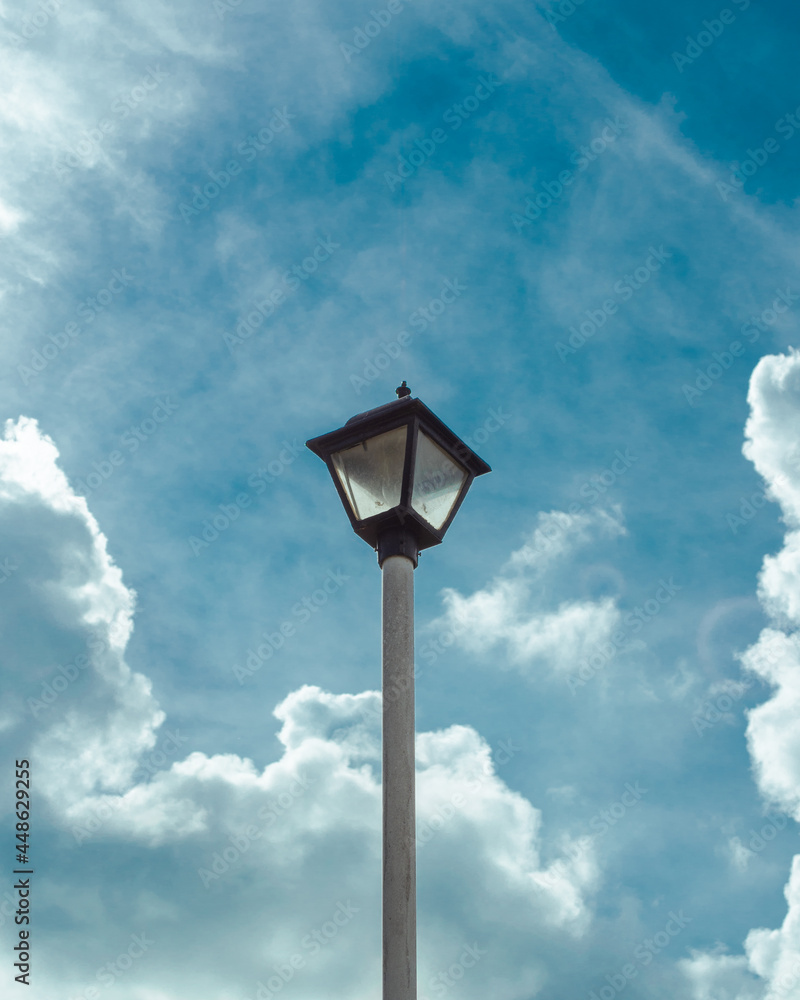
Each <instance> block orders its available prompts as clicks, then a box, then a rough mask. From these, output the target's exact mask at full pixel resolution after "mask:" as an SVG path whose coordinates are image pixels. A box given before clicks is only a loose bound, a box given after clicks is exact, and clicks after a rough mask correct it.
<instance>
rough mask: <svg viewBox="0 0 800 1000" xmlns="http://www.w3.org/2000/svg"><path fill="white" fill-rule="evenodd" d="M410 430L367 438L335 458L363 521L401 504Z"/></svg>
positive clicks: (357, 513) (337, 468)
mask: <svg viewBox="0 0 800 1000" xmlns="http://www.w3.org/2000/svg"><path fill="white" fill-rule="evenodd" d="M407 433H408V429H407V427H406V426H405V425H404V426H403V427H396V428H395V429H394V430H393V431H386V432H385V433H384V434H377V435H376V436H375V437H371V438H367V439H366V440H365V441H362V442H360V444H357V445H355V446H354V447H352V448H345V449H344V450H343V451H337V452H335V453H334V454H333V455H331V459H332V461H333V467H334V468H335V469H336V474H337V475H338V477H339V482H340V483H341V484H342V487H343V489H344V491H345V494H346V495H347V499H348V500H349V502H350V506H351V508H352V510H353V513H354V514H355V516H356V518H357V519H358V520H359V521H363V520H364V519H365V518H368V517H372V516H373V515H375V514H381V513H383V512H384V511H387V510H391V508H392V507H396V506H397V505H398V504H399V503H400V494H401V492H402V488H403V467H404V466H405V461H406V436H407Z"/></svg>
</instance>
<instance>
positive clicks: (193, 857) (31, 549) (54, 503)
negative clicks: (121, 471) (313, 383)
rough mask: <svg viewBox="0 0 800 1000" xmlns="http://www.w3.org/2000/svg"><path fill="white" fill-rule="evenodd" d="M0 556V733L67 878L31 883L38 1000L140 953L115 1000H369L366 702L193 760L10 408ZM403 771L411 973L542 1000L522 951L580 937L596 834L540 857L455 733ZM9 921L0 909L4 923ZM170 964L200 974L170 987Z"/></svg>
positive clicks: (376, 809) (90, 525)
mask: <svg viewBox="0 0 800 1000" xmlns="http://www.w3.org/2000/svg"><path fill="white" fill-rule="evenodd" d="M3 553H8V559H9V565H10V566H13V570H12V572H13V578H14V589H13V590H10V589H9V587H8V584H6V590H7V592H8V593H7V595H4V596H8V598H9V600H8V601H4V602H3V604H2V610H1V611H0V630H1V631H2V634H3V638H4V640H5V646H6V648H7V649H9V650H14V651H15V652H14V655H13V656H12V658H11V660H10V668H11V669H10V670H8V671H6V672H4V674H3V679H4V684H5V685H6V690H5V691H4V694H7V695H8V698H7V699H4V704H5V705H7V706H9V707H8V710H7V711H8V714H7V716H6V718H5V720H4V728H3V730H2V732H1V733H0V739H2V743H3V746H4V747H5V748H6V751H7V756H8V757H11V756H13V755H16V756H17V757H21V756H26V757H29V759H30V760H31V762H32V771H33V774H34V780H35V787H36V790H37V794H38V796H39V801H40V802H42V801H44V800H46V802H47V806H48V808H49V816H50V821H51V822H52V824H53V826H54V829H55V831H56V833H57V835H58V836H60V837H61V838H62V840H61V843H62V853H61V855H60V857H61V858H62V860H63V861H64V869H66V871H65V872H64V873H62V874H60V875H53V876H51V877H50V878H47V877H45V878H43V879H42V880H41V881H40V882H39V886H38V893H39V897H38V898H39V899H41V900H42V901H43V903H44V904H45V905H47V906H50V907H51V908H53V909H54V910H57V911H59V912H60V913H61V914H62V919H61V920H60V922H59V942H60V944H59V948H60V959H59V968H58V970H56V969H55V968H54V967H50V966H48V964H47V962H46V961H45V960H44V959H41V961H40V965H39V972H38V975H37V980H38V982H37V983H36V985H35V987H34V988H33V990H32V996H34V997H40V996H41V997H44V996H46V995H53V991H54V990H57V991H63V990H64V989H67V990H69V991H71V992H70V996H72V995H75V996H85V995H86V991H87V989H88V988H89V986H91V985H92V982H93V979H96V978H97V976H96V975H95V969H96V968H97V967H99V968H100V970H102V968H103V963H102V961H101V959H103V958H104V957H108V958H109V959H110V960H112V961H111V962H110V968H111V969H112V972H113V970H115V969H117V965H116V964H115V961H116V959H115V956H116V957H118V956H119V955H123V956H124V955H125V954H132V953H129V952H127V951H126V950H125V949H126V948H129V947H134V948H135V949H138V950H141V948H142V947H143V946H142V944H141V941H144V942H145V945H144V955H145V956H146V959H147V960H146V961H145V958H142V959H141V962H140V963H139V964H137V965H136V967H135V968H134V969H131V971H130V973H129V974H128V975H126V979H125V983H124V986H123V985H122V983H120V986H119V987H118V989H119V995H120V996H123V997H126V998H127V997H130V998H134V997H137V998H138V997H141V996H144V995H158V996H160V997H164V998H166V1000H180V998H183V997H190V996H195V995H197V993H198V991H200V992H204V991H208V990H210V991H211V994H212V995H215V996H216V995H219V996H223V995H227V994H226V993H225V992H224V991H225V990H229V991H230V989H231V984H232V983H233V984H235V986H236V990H238V992H237V993H236V995H237V996H240V995H242V994H245V993H247V991H250V992H249V994H248V995H251V996H252V995H254V994H255V993H256V990H257V989H258V988H260V987H259V986H258V984H259V982H261V981H262V980H266V981H267V985H266V987H265V988H266V989H273V990H274V989H275V988H276V986H275V983H280V982H281V978H280V977H281V975H282V972H281V970H284V973H285V970H287V969H288V970H290V971H292V970H293V971H292V976H294V975H295V974H296V976H297V981H296V983H295V988H294V992H293V996H296V997H299V998H308V1000H311V998H312V997H316V996H318V995H319V993H320V990H321V989H323V987H324V988H325V989H330V988H331V987H332V985H334V986H335V987H336V988H337V989H339V991H340V992H346V993H347V995H350V996H353V997H364V998H366V997H367V996H371V995H372V994H373V993H374V981H378V980H377V976H378V975H379V967H378V965H379V948H378V947H377V944H378V942H377V940H372V941H371V943H369V944H367V945H365V943H364V942H365V935H366V939H367V941H370V939H369V934H370V928H374V927H376V926H378V924H377V923H376V921H377V920H378V914H379V901H380V876H379V873H380V843H381V829H380V823H381V802H380V796H381V788H380V759H381V749H380V729H379V719H380V694H379V693H377V692H374V691H367V692H362V693H359V694H333V693H331V692H326V691H323V690H321V689H320V688H319V687H315V686H310V685H306V686H304V687H302V688H300V689H299V690H296V691H292V692H290V693H288V694H287V695H286V697H285V698H284V699H283V700H282V701H281V703H280V704H279V705H278V706H277V707H276V708H275V709H274V713H273V714H274V716H275V718H276V719H277V721H278V723H279V727H280V728H279V730H278V733H277V735H278V739H279V741H280V744H281V747H282V751H281V754H280V756H279V757H278V759H276V760H274V761H272V762H270V763H268V764H266V765H265V766H263V767H257V766H256V765H255V763H254V762H253V761H252V760H250V759H247V758H243V757H241V756H238V755H236V754H230V753H227V754H213V755H208V754H206V753H204V752H201V751H197V750H194V751H192V752H189V753H186V749H187V748H186V746H185V744H186V742H187V739H186V737H185V736H183V735H182V734H181V732H180V730H179V729H177V730H176V729H174V728H171V727H170V725H169V724H165V723H166V722H167V720H166V718H165V713H164V712H163V711H162V710H161V709H160V708H159V705H158V702H157V700H156V697H155V695H154V693H153V691H152V688H151V684H150V682H149V680H148V678H147V677H146V676H145V675H144V674H142V673H140V672H137V671H135V670H132V669H131V667H130V666H129V665H128V664H127V662H126V649H127V645H128V641H129V638H130V636H131V632H132V628H133V615H134V607H135V594H134V593H133V592H132V591H131V590H130V589H129V588H128V587H126V585H125V584H124V582H123V579H122V574H121V571H120V569H119V567H117V566H116V565H115V564H114V562H113V560H112V559H111V557H110V555H109V552H108V545H107V540H106V538H105V536H104V535H103V533H102V531H101V530H100V528H99V526H98V523H97V521H96V520H95V518H94V517H93V515H92V514H91V512H90V511H89V509H88V507H87V503H86V500H85V499H84V498H82V497H79V496H76V495H75V493H74V492H73V491H72V489H71V487H70V485H69V483H68V481H67V479H66V477H65V475H64V473H63V472H62V471H61V469H60V468H59V466H58V452H57V449H56V446H55V444H54V443H53V441H52V440H51V439H50V438H49V437H48V436H47V435H45V434H43V433H42V431H41V430H40V429H39V427H38V426H37V424H36V422H35V421H33V420H30V419H26V418H24V417H23V418H20V419H19V420H18V421H16V422H15V421H8V422H7V424H6V427H5V436H4V439H3V440H2V442H0V556H1V555H2V554H3ZM9 579H10V578H9ZM65 649H69V650H71V651H72V652H71V655H70V657H69V659H65V658H64V656H63V651H64V650H65ZM19 691H23V692H24V691H27V692H29V693H28V695H22V696H20V695H19ZM12 747H13V751H12ZM417 771H418V824H419V830H420V847H419V863H418V871H419V881H420V886H421V892H420V908H419V924H420V942H421V944H420V978H421V981H424V980H425V979H426V977H427V980H428V981H429V982H433V981H435V979H436V976H437V975H438V974H439V964H440V963H441V961H442V956H445V957H447V956H450V955H453V956H454V957H453V958H452V959H449V958H448V961H447V963H446V964H445V966H444V967H445V968H448V967H449V966H450V964H451V963H452V962H453V961H457V958H458V954H459V953H460V950H461V949H463V948H464V947H470V948H476V949H477V950H478V952H479V953H480V954H481V956H482V955H485V954H489V953H491V954H492V960H491V961H490V962H485V963H481V962H477V963H476V964H475V968H474V971H472V973H471V975H470V978H469V982H465V983H464V990H463V995H464V996H465V997H473V996H474V997H477V996H481V995H485V993H486V991H487V989H489V988H491V993H492V996H494V997H497V998H500V1000H516V998H518V997H519V996H521V995H531V994H533V993H536V992H537V991H538V990H539V988H540V987H541V985H542V984H543V983H544V982H545V981H546V979H547V969H548V961H549V955H548V949H547V948H545V947H544V946H543V947H542V950H541V951H540V953H539V954H538V955H534V956H533V957H531V956H530V940H532V939H540V940H542V941H545V940H548V941H550V942H551V945H550V947H552V943H553V942H556V943H558V942H559V941H560V942H561V943H562V946H566V943H567V942H569V941H570V940H573V939H575V938H576V937H580V936H581V935H583V934H584V933H585V931H586V930H587V928H588V926H589V924H590V921H591V916H592V907H591V901H592V896H593V893H594V890H595V888H596V887H597V884H598V881H599V872H598V869H597V864H596V862H595V858H594V851H593V847H592V843H591V839H590V838H584V841H581V842H580V843H578V844H577V845H573V844H567V845H565V846H566V847H568V848H570V849H569V851H568V853H565V856H564V857H561V858H559V857H556V858H552V856H551V855H548V857H549V860H548V862H547V863H546V864H545V863H543V861H542V857H541V844H542V837H543V832H542V815H541V813H540V811H539V810H538V809H536V808H534V806H533V805H532V804H531V803H530V802H529V801H528V800H527V799H525V798H524V797H523V796H522V795H520V794H519V793H518V792H515V791H513V790H512V789H511V788H509V787H508V785H507V784H506V783H505V782H504V781H503V780H501V779H500V778H499V777H498V775H497V774H496V772H495V769H494V764H493V761H492V754H491V749H490V747H489V746H488V744H487V743H486V741H485V740H484V739H483V738H482V737H481V736H480V735H479V734H478V733H477V732H476V731H475V730H474V729H473V728H471V727H469V726H459V725H454V726H450V727H449V728H447V729H444V730H441V731H437V732H425V733H420V734H419V735H418V739H417ZM38 822H39V823H40V824H41V823H42V822H43V816H41V815H40V816H39V818H38ZM109 851H112V852H113V853H111V854H109V853H108V852H109ZM97 858H104V859H105V860H104V861H103V863H102V864H95V863H89V862H90V859H97ZM134 858H137V859H138V861H137V862H136V863H135V864H134V863H133V859H134ZM168 858H172V859H173V860H172V862H171V863H169V865H168V867H167V868H166V869H165V868H164V867H163V866H164V864H165V861H166V859H168ZM64 859H66V860H64ZM157 863H160V865H161V868H160V870H162V871H165V870H169V872H170V874H169V877H168V878H167V880H166V881H167V882H168V883H169V884H168V886H165V887H163V888H162V882H163V881H164V879H163V876H162V877H161V878H159V879H157V880H155V881H153V880H152V879H151V880H144V882H143V881H142V879H141V878H140V876H139V875H138V874H137V866H138V867H141V866H142V865H144V866H145V867H148V866H150V865H154V864H157ZM132 864H133V869H131V865H132ZM70 871H74V872H75V878H76V879H77V882H76V881H75V880H72V881H71V880H70V876H69V874H67V873H68V872H70ZM111 871H113V872H114V873H115V874H114V877H115V878H116V879H117V885H116V887H115V889H114V892H113V893H112V894H111V895H110V896H103V897H102V899H101V897H98V898H97V899H96V900H95V901H94V902H93V903H92V904H91V908H92V913H93V920H95V921H96V922H97V925H98V926H100V927H102V928H103V931H102V932H100V933H97V934H96V940H95V941H94V942H93V944H92V945H91V946H90V947H89V948H88V949H87V947H86V942H85V941H84V942H83V945H82V947H78V940H79V939H80V938H81V935H82V934H83V930H82V917H81V914H82V912H83V911H84V909H85V907H86V905H87V903H86V898H85V895H86V892H87V891H88V887H90V886H92V885H95V884H96V883H98V880H99V881H100V882H102V881H104V880H106V879H107V878H108V877H109V874H110V872H111ZM442 898H445V899H447V900H449V902H450V904H451V905H450V906H448V907H446V908H443V907H442V906H441V899H442ZM123 901H124V902H123ZM10 913H11V910H10V909H9V902H8V900H7V899H5V900H3V901H0V930H2V929H3V927H4V926H5V927H7V926H8V924H7V918H8V917H9V916H10ZM132 915H133V919H134V921H135V922H134V924H131V923H130V920H131V917H132ZM350 924H352V925H353V926H352V927H350ZM348 927H350V929H349V930H348ZM40 933H41V934H42V936H43V938H45V937H46V936H47V929H46V928H43V929H42V930H41V931H40ZM95 933H96V931H93V934H95ZM133 934H135V935H139V939H137V940H139V943H135V944H134V945H130V944H129V940H132V938H131V935H133ZM373 937H374V935H373ZM148 941H151V942H152V944H151V945H148V944H147V942H148ZM221 941H224V947H223V948H222V949H221V945H220V942H221ZM46 951H47V945H45V946H44V948H43V954H44V953H45V952H46ZM221 951H222V954H221ZM137 953H138V952H137ZM365 954H366V955H370V954H371V955H372V958H371V959H368V960H367V961H364V955H365ZM523 954H524V956H525V962H521V961H520V960H519V958H520V956H522V955H523ZM293 958H294V959H295V961H294V962H293ZM127 965H130V962H128V963H127ZM105 967H106V969H108V968H109V964H108V963H106V966H105ZM176 968H184V969H191V971H190V972H187V973H186V974H185V975H183V976H182V978H181V979H180V980H178V979H177V978H176V972H175V970H176ZM498 969H500V970H509V971H505V972H501V973H498ZM265 970H266V971H265ZM56 971H57V975H56ZM112 972H109V971H107V972H106V973H105V975H106V976H111V975H112ZM2 975H3V976H5V975H7V970H4V971H3V973H2ZM118 975H121V973H119V972H118V971H117V972H113V976H118ZM275 977H277V979H276V980H275V983H272V985H271V986H270V985H268V984H269V983H270V982H271V981H272V980H273V979H274V978H275ZM112 981H113V979H112ZM56 983H58V987H56ZM154 990H155V991H157V992H156V993H154V992H153V991H154ZM215 990H216V992H214V991H215ZM48 991H49V993H48ZM268 995H269V994H268Z"/></svg>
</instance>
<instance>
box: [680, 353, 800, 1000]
mask: <svg viewBox="0 0 800 1000" xmlns="http://www.w3.org/2000/svg"><path fill="white" fill-rule="evenodd" d="M748 402H749V404H750V417H749V419H748V421H747V424H746V427H745V437H746V440H745V444H744V446H743V452H744V454H745V455H746V456H747V458H749V459H750V461H752V462H753V464H754V465H755V467H756V469H757V470H758V471H759V473H760V474H761V475H762V476H763V478H764V480H765V482H766V485H767V494H768V496H770V497H771V498H772V499H773V500H775V501H777V502H778V503H779V504H780V508H781V512H782V515H783V519H784V521H785V523H786V525H787V528H788V530H787V533H786V536H785V539H784V545H783V548H782V549H781V550H780V552H778V553H777V555H774V556H766V557H765V559H764V563H763V567H762V570H761V573H760V576H759V585H758V592H759V598H760V600H761V602H762V604H763V606H764V609H765V610H766V611H767V613H768V614H770V616H771V617H772V618H773V622H774V625H773V627H770V628H766V629H764V630H763V631H762V633H761V634H760V636H759V637H758V640H757V641H756V642H755V643H754V644H753V645H752V646H751V647H750V648H749V649H748V650H746V651H745V653H744V654H742V656H741V662H742V666H743V668H744V669H745V670H746V671H747V672H749V673H751V674H753V675H755V676H757V677H759V678H760V679H761V680H763V681H764V682H765V683H766V684H767V685H769V686H770V687H771V688H772V694H771V696H770V697H769V698H768V700H767V701H765V702H763V703H762V704H760V705H758V706H756V707H755V708H752V709H750V710H749V711H748V713H747V715H748V724H747V744H748V749H749V751H750V756H751V759H752V761H753V770H754V774H755V778H756V782H757V784H758V788H759V791H760V792H761V794H762V796H763V797H764V799H765V800H766V802H767V803H769V804H770V805H774V806H777V807H779V808H780V809H782V810H784V811H786V812H787V813H789V814H790V815H792V816H793V817H794V819H795V820H796V821H798V822H800V730H798V726H797V719H798V717H800V633H798V631H797V626H798V625H800V558H799V556H800V443H799V442H798V439H797V431H796V429H797V426H798V420H799V419H800V352H798V351H796V350H790V351H789V353H788V354H786V355H776V356H774V355H770V356H766V357H763V358H762V359H761V360H760V361H759V363H758V365H757V366H756V368H755V370H754V371H753V375H752V378H751V380H750V390H749V393H748ZM731 860H732V862H733V864H734V866H735V867H738V868H739V869H740V870H744V869H745V868H746V867H747V864H748V861H749V854H748V852H746V851H744V850H741V849H737V846H736V845H733V846H732V847H731ZM785 895H786V900H787V904H788V912H787V916H786V919H785V921H784V923H783V925H782V927H781V928H779V929H778V930H767V929H764V928H756V929H754V930H752V931H750V933H749V934H748V936H747V939H746V941H745V943H744V949H745V954H744V955H740V956H730V955H725V954H720V953H718V952H712V953H700V952H698V953H695V954H694V955H693V957H692V958H691V959H690V960H687V962H685V963H684V971H685V973H686V975H687V977H688V978H689V980H690V982H691V983H692V986H693V990H694V992H693V997H694V1000H706V998H708V1000H711V997H714V1000H728V998H729V1000H751V998H752V1000H755V998H758V1000H778V998H779V997H790V996H795V995H796V994H797V992H798V990H800V855H796V856H795V858H794V861H793V864H792V871H791V876H790V879H789V882H788V884H787V886H786V889H785Z"/></svg>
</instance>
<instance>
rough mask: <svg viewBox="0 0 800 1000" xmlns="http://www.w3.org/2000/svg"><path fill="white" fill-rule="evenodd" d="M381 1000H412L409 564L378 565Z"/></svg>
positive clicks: (395, 558)
mask: <svg viewBox="0 0 800 1000" xmlns="http://www.w3.org/2000/svg"><path fill="white" fill-rule="evenodd" d="M382 580H383V1000H417V858H416V829H415V806H414V764H415V759H414V562H412V560H411V559H409V558H407V557H406V556H402V555H392V556H388V557H387V558H386V559H384V561H383V565H382Z"/></svg>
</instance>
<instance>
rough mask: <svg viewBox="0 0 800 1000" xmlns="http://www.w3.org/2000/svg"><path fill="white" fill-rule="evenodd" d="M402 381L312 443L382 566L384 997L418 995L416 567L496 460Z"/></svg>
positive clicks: (396, 999)
mask: <svg viewBox="0 0 800 1000" xmlns="http://www.w3.org/2000/svg"><path fill="white" fill-rule="evenodd" d="M396 391H397V396H398V398H397V399H396V400H394V401H393V402H391V403H386V404H385V405H384V406H378V407H376V408H375V409H374V410H368V411H367V412H366V413H359V414H358V415H357V416H355V417H352V418H351V419H350V420H348V421H347V423H346V424H345V425H344V427H341V428H340V429H339V430H336V431H331V432H330V433H329V434H323V435H321V436H320V437H316V438H313V439H312V440H310V441H307V442H306V444H307V447H309V448H310V449H311V451H313V452H314V454H315V455H318V456H319V457H320V458H321V459H322V460H323V461H324V462H325V464H326V465H327V466H328V470H329V472H330V474H331V477H332V479H333V482H334V484H335V486H336V489H337V491H338V493H339V497H340V499H341V501H342V503H343V505H344V509H345V511H346V512H347V516H348V517H349V518H350V523H351V524H352V526H353V530H354V531H355V533H356V534H357V535H358V536H359V537H360V538H363V539H364V541H365V542H367V543H368V544H369V545H371V546H372V547H373V548H374V549H377V552H378V564H379V565H380V567H381V576H382V639H381V644H382V662H383V670H382V675H383V676H382V682H383V688H382V689H383V738H382V742H383V773H382V784H383V1000H416V997H417V913H416V910H417V895H416V831H415V807H414V805H415V804H414V570H415V568H416V566H417V561H418V558H419V553H420V551H421V550H422V549H426V548H430V547H431V546H433V545H438V544H439V543H440V542H441V541H442V539H443V538H444V535H445V532H446V531H447V529H448V528H449V527H450V525H451V523H452V521H453V518H454V517H455V514H456V511H457V510H458V508H459V507H460V506H461V503H462V501H463V499H464V497H465V496H466V494H467V490H468V489H469V487H470V486H471V485H472V480H473V479H474V478H475V477H476V476H481V475H483V474H484V473H485V472H491V469H490V468H489V466H488V465H487V464H486V462H484V461H483V459H482V458H479V457H478V456H477V455H476V454H475V452H474V451H472V449H471V448H469V447H467V445H466V444H465V443H464V442H463V441H462V440H461V439H460V438H458V437H457V436H456V435H455V434H454V433H453V432H452V431H451V430H450V428H449V427H447V426H446V425H445V424H444V423H442V421H441V420H440V419H439V418H438V417H437V416H436V415H435V414H434V413H432V412H431V410H429V409H428V407H427V406H425V404H424V403H423V402H422V401H421V400H419V399H414V398H412V397H411V390H410V389H409V388H408V387H407V386H406V383H405V382H403V384H402V385H401V386H400V387H399V388H398V389H397V390H396Z"/></svg>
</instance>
